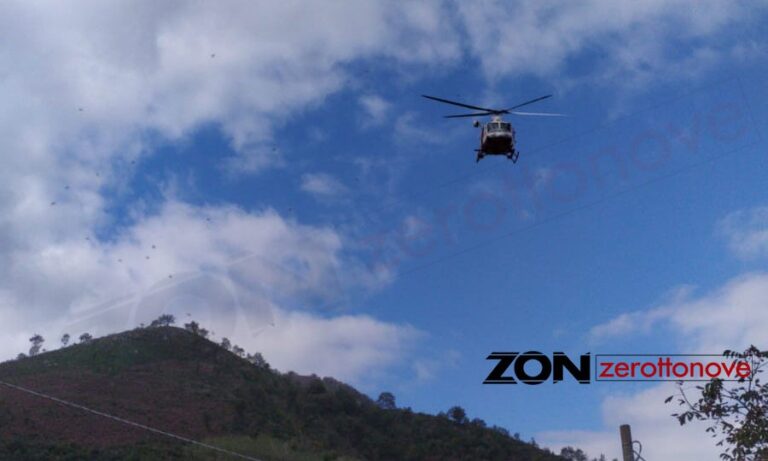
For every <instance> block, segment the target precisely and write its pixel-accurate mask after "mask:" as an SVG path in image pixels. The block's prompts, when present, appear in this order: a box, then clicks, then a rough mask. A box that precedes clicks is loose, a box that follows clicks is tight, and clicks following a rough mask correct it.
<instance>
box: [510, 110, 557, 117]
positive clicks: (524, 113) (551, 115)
mask: <svg viewBox="0 0 768 461" xmlns="http://www.w3.org/2000/svg"><path fill="white" fill-rule="evenodd" d="M509 113H510V114H513V115H534V116H537V117H567V115H565V114H552V113H549V112H517V111H514V110H513V111H511V112H509Z"/></svg>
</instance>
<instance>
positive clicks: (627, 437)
mask: <svg viewBox="0 0 768 461" xmlns="http://www.w3.org/2000/svg"><path fill="white" fill-rule="evenodd" d="M619 434H620V435H621V453H622V455H623V457H624V461H635V452H634V450H633V449H632V430H631V429H630V428H629V424H622V425H621V426H619Z"/></svg>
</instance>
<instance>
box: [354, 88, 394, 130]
mask: <svg viewBox="0 0 768 461" xmlns="http://www.w3.org/2000/svg"><path fill="white" fill-rule="evenodd" d="M358 102H359V103H360V106H361V107H362V108H363V111H364V112H365V119H363V126H376V125H381V124H382V123H384V121H385V120H386V118H387V115H388V114H389V109H390V108H391V107H392V104H390V103H389V102H388V101H387V100H385V99H384V98H382V97H380V96H376V95H374V94H369V95H364V96H361V97H360V99H359V100H358Z"/></svg>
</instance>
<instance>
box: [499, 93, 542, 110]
mask: <svg viewBox="0 0 768 461" xmlns="http://www.w3.org/2000/svg"><path fill="white" fill-rule="evenodd" d="M551 97H552V95H551V94H548V95H546V96H542V97H540V98H536V99H531V100H530V101H526V102H524V103H522V104H518V105H516V106H513V107H510V108H509V109H504V111H503V112H504V113H507V114H508V113H509V111H511V110H513V109H517V108H518V107H523V106H527V105H528V104H533V103H534V102H538V101H541V100H542V99H547V98H551Z"/></svg>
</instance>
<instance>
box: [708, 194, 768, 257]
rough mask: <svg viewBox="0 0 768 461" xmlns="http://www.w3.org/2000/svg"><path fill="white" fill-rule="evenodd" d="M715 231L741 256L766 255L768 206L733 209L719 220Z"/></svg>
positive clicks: (767, 246)
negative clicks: (733, 210)
mask: <svg viewBox="0 0 768 461" xmlns="http://www.w3.org/2000/svg"><path fill="white" fill-rule="evenodd" d="M717 231H718V233H719V234H720V235H721V236H723V237H724V238H725V239H726V240H727V242H728V247H729V248H730V249H731V250H732V251H733V252H734V253H735V254H736V255H738V256H739V257H741V258H745V259H748V258H757V257H765V256H768V207H756V208H752V209H749V210H740V211H735V212H733V213H731V214H729V215H728V216H726V217H725V218H723V219H722V220H720V222H719V223H718V225H717Z"/></svg>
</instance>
